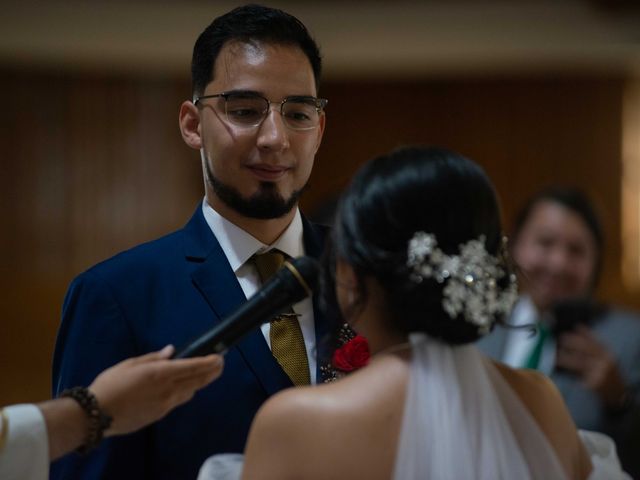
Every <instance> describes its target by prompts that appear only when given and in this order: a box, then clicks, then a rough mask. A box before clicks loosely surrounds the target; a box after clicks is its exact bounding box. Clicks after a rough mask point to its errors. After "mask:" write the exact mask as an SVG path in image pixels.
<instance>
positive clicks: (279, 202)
mask: <svg viewBox="0 0 640 480" xmlns="http://www.w3.org/2000/svg"><path fill="white" fill-rule="evenodd" d="M204 165H205V171H206V173H207V183H208V184H209V185H211V188H213V191H214V193H215V194H216V195H217V196H218V198H219V199H220V200H221V201H222V202H223V203H224V204H225V205H227V206H228V207H229V208H231V209H232V210H235V211H236V212H238V213H239V214H240V215H242V216H244V217H248V218H257V219H260V220H270V219H274V218H280V217H283V216H284V215H286V214H287V213H289V212H290V211H291V209H292V208H293V207H295V206H296V205H297V204H298V200H299V199H300V195H302V192H303V191H304V190H305V188H306V185H305V186H303V187H302V188H301V189H299V190H294V191H293V192H292V193H291V196H290V197H289V198H288V199H285V198H284V197H283V196H282V195H280V192H278V187H277V186H276V184H275V183H272V182H261V183H260V187H259V189H258V191H257V192H256V193H254V194H253V195H251V196H250V197H243V196H242V194H241V193H240V192H239V191H238V190H237V189H236V188H234V187H232V186H231V185H227V184H225V183H223V182H222V181H221V180H220V179H218V178H216V177H215V175H214V174H213V172H212V171H211V166H210V165H209V162H207V161H205V162H204Z"/></svg>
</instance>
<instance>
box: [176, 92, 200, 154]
mask: <svg viewBox="0 0 640 480" xmlns="http://www.w3.org/2000/svg"><path fill="white" fill-rule="evenodd" d="M178 122H179V124H180V133H181V134H182V139H183V140H184V142H185V143H186V144H187V145H189V146H190V147H191V148H194V149H196V150H200V148H202V137H201V135H200V111H199V110H198V107H196V106H195V105H194V104H193V102H191V101H189V100H187V101H184V102H182V105H180V114H179V116H178Z"/></svg>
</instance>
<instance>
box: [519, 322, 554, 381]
mask: <svg viewBox="0 0 640 480" xmlns="http://www.w3.org/2000/svg"><path fill="white" fill-rule="evenodd" d="M547 337H549V327H547V326H546V325H545V324H543V323H538V338H537V340H536V344H535V345H534V346H533V350H531V353H530V354H529V358H528V359H527V361H526V363H525V364H524V368H532V369H534V370H536V369H537V368H538V367H539V366H540V357H542V349H543V348H544V342H545V341H546V340H547Z"/></svg>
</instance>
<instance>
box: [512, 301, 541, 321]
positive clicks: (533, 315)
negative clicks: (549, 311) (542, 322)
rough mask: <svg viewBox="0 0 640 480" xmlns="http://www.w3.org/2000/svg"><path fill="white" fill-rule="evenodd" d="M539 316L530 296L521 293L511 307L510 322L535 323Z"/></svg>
mask: <svg viewBox="0 0 640 480" xmlns="http://www.w3.org/2000/svg"><path fill="white" fill-rule="evenodd" d="M539 316H540V315H539V313H538V310H537V309H536V307H535V305H534V304H533V301H532V300H531V297H529V296H528V295H522V296H520V298H519V299H518V302H517V303H516V305H515V307H514V308H513V313H512V314H511V319H510V323H511V324H512V325H517V326H521V325H530V324H535V323H536V321H537V320H538V318H539Z"/></svg>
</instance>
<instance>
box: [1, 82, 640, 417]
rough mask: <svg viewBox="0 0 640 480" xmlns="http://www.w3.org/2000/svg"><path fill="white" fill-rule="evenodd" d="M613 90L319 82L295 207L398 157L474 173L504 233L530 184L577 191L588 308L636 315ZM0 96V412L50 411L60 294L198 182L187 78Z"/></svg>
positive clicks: (161, 229)
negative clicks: (599, 246) (599, 278)
mask: <svg viewBox="0 0 640 480" xmlns="http://www.w3.org/2000/svg"><path fill="white" fill-rule="evenodd" d="M623 87H624V81H623V79H616V78H585V77H575V78H574V77H561V78H554V77H552V76H547V77H539V78H487V79H463V80H461V79H456V80H444V79H441V80H437V81H433V80H431V81H427V80H425V81H421V80H414V81H410V82H409V81H408V82H399V81H393V82H382V81H376V82H362V81H355V80H354V81H342V82H328V83H326V85H325V86H324V87H323V91H322V94H323V96H326V97H327V98H329V106H328V108H327V115H328V123H327V130H326V133H325V139H324V142H323V145H322V147H321V150H320V153H319V155H318V157H317V161H316V166H315V170H314V173H313V175H312V179H311V186H310V189H309V191H308V192H307V194H306V195H305V198H304V200H303V207H304V208H305V209H306V210H307V211H312V210H313V209H314V208H316V207H317V206H318V205H320V204H321V203H322V202H323V201H324V200H325V198H326V197H328V196H330V195H331V194H333V193H335V192H337V191H339V190H340V189H341V188H342V187H343V186H344V185H345V184H346V183H347V182H348V180H349V178H350V176H351V175H352V174H353V172H354V171H355V170H356V169H357V167H358V166H359V165H361V164H362V163H363V162H364V161H366V160H367V159H369V158H371V157H372V156H374V155H376V154H378V153H381V152H384V151H387V150H389V149H390V148H393V147H395V146H397V145H399V144H404V143H426V144H436V145H441V146H445V147H450V148H453V149H455V150H458V151H460V152H461V153H463V154H465V155H467V156H469V157H471V158H473V159H475V160H477V161H478V162H479V163H481V164H482V165H483V166H484V167H485V168H486V170H487V172H488V173H489V175H490V176H491V177H492V178H493V180H494V181H495V184H496V187H497V190H498V192H499V194H500V196H501V198H502V202H503V206H504V212H505V217H506V218H507V219H509V218H511V217H512V215H513V213H514V211H515V209H516V208H517V206H518V205H519V204H520V203H521V202H522V201H523V200H524V199H525V197H526V196H528V195H529V194H530V193H532V192H533V191H535V190H536V189H538V188H539V187H540V186H542V185H543V184H547V183H550V182H556V181H557V182H562V183H572V184H577V185H579V186H582V187H584V188H585V189H586V190H587V191H588V192H589V193H591V194H592V195H593V196H594V198H595V199H596V201H597V203H598V206H599V208H600V209H601V212H602V213H603V216H604V221H605V226H606V229H607V233H608V244H609V249H608V250H607V255H606V262H605V271H604V281H603V283H602V288H601V294H602V295H603V296H605V297H607V298H610V299H613V300H615V301H618V302H622V303H627V304H630V305H634V299H633V297H632V296H631V293H630V292H626V291H624V289H623V288H622V285H621V282H620V275H619V270H620V269H619V259H620V245H619V242H620V236H619V218H620V204H619V203H620V174H621V170H620V169H621V167H620V155H621V153H620V149H621V146H620V145H621V138H620V136H621V124H620V122H621V115H622V114H621V112H622V91H623ZM0 88H1V89H2V91H3V92H5V97H4V99H3V108H2V113H3V115H2V116H1V117H0V127H1V129H0V156H1V157H0V174H1V176H2V189H1V190H0V214H1V215H2V217H1V218H2V220H1V221H2V235H1V236H0V247H1V248H2V252H3V256H2V259H1V260H0V273H1V275H0V379H1V381H0V405H1V404H7V403H13V402H18V401H35V400H41V399H44V398H46V397H48V395H49V388H50V386H49V382H50V380H49V376H50V362H51V354H52V350H53V344H54V340H55V332H56V329H57V326H58V322H59V315H60V307H61V304H62V300H63V296H64V292H65V290H66V288H67V285H68V283H69V281H70V280H71V279H72V278H73V277H74V276H75V275H77V274H78V273H80V272H81V271H83V270H84V269H86V268H88V267H89V266H91V265H92V264H94V263H96V262H98V261H100V260H101V259H104V258H106V257H108V256H110V255H112V254H114V253H116V252H118V251H120V250H122V249H125V248H128V247H130V246H133V245H135V244H137V243H140V242H142V241H145V240H149V239H152V238H154V237H157V236H159V235H161V234H163V233H165V232H169V231H171V230H173V229H176V228H179V227H180V226H181V225H182V224H184V223H185V222H186V220H187V219H188V217H189V216H190V215H191V212H192V210H193V208H194V206H195V205H196V204H197V202H198V201H199V200H200V199H201V197H202V180H201V176H200V167H199V158H198V155H197V153H196V152H194V151H192V150H190V149H189V148H187V147H186V146H185V145H184V144H183V142H182V139H181V138H180V135H179V131H178V127H177V113H178V107H179V104H180V102H181V101H182V100H183V99H184V98H187V97H188V96H189V87H188V81H187V80H186V79H151V78H123V77H109V76H102V75H75V76H71V75H69V74H65V73H64V72H58V73H55V72H24V71H11V70H9V71H2V70H0ZM634 306H640V305H638V304H637V303H636V304H635V305H634Z"/></svg>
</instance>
